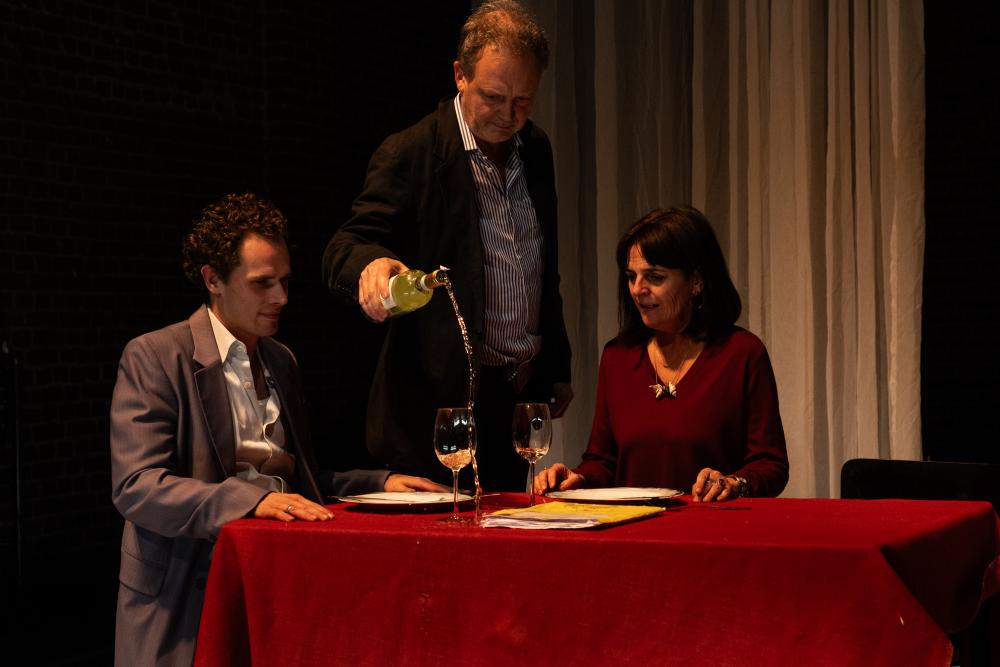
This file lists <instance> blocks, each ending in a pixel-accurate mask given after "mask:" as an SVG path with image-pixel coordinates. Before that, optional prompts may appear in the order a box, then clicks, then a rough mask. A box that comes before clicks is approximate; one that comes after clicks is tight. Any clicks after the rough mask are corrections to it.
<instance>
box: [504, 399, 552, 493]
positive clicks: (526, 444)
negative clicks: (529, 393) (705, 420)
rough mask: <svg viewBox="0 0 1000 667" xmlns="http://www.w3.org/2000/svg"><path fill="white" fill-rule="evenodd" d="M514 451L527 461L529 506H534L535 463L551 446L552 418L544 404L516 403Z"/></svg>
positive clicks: (513, 426) (512, 432)
mask: <svg viewBox="0 0 1000 667" xmlns="http://www.w3.org/2000/svg"><path fill="white" fill-rule="evenodd" d="M511 435H512V437H513V440H514V451H516V452H517V454H518V455H519V456H520V457H521V458H523V459H526V460H527V461H528V469H529V473H528V475H529V476H528V480H529V482H528V486H529V487H530V488H531V500H530V504H531V505H534V504H535V484H534V481H535V461H538V460H539V459H541V458H542V457H544V456H545V455H546V454H548V453H549V446H550V445H551V444H552V416H551V414H549V406H548V405H547V404H545V403H518V404H517V405H515V406H514V419H513V422H512V424H511Z"/></svg>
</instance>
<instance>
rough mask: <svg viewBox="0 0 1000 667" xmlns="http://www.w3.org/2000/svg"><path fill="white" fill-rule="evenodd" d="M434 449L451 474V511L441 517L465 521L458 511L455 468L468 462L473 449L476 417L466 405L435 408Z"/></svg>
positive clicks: (456, 469) (453, 520)
mask: <svg viewBox="0 0 1000 667" xmlns="http://www.w3.org/2000/svg"><path fill="white" fill-rule="evenodd" d="M434 453H435V454H437V457H438V461H440V462H441V464H442V465H443V466H444V467H446V468H449V469H450V470H451V477H452V496H451V498H452V515H451V516H450V517H446V518H444V519H442V521H451V522H455V523H466V522H468V521H469V519H468V518H465V517H463V516H460V515H459V513H458V471H459V470H461V469H462V468H464V467H465V466H467V465H469V463H470V462H471V461H472V455H473V454H475V453H476V420H475V417H474V416H473V414H472V410H471V409H470V408H438V411H437V419H435V420H434Z"/></svg>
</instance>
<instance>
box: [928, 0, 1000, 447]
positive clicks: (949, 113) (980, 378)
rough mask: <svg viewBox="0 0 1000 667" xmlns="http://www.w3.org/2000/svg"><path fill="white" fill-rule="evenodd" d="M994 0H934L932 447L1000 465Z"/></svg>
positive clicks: (999, 63)
mask: <svg viewBox="0 0 1000 667" xmlns="http://www.w3.org/2000/svg"><path fill="white" fill-rule="evenodd" d="M991 19H992V14H991V13H990V12H989V11H988V6H987V5H982V6H980V5H976V4H968V5H962V6H961V8H960V9H956V8H955V7H953V6H950V5H947V4H945V3H939V2H927V3H925V21H926V30H925V38H926V47H927V157H926V197H927V199H926V214H927V249H926V254H925V263H924V310H923V341H922V347H921V371H922V387H921V396H922V417H923V436H924V454H925V456H927V457H928V458H931V459H935V460H952V461H988V462H993V463H1000V447H998V445H997V443H1000V421H997V415H1000V389H998V388H997V378H998V377H1000V355H998V354H997V327H998V325H1000V278H998V275H1000V269H998V253H1000V214H998V206H997V195H998V193H1000V178H998V174H1000V166H998V165H1000V141H998V139H1000V132H998V124H997V119H998V118H1000V80H998V78H1000V77H998V74H997V72H998V67H1000V41H997V39H996V36H995V35H994V34H993V28H992V25H993V21H992V20H991Z"/></svg>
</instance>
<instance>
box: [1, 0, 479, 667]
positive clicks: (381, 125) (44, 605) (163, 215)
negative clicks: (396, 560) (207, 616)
mask: <svg viewBox="0 0 1000 667" xmlns="http://www.w3.org/2000/svg"><path fill="white" fill-rule="evenodd" d="M468 12H469V2H468V0H465V1H453V2H442V1H441V0H428V1H426V2H393V1H390V0H366V1H365V2H328V1H325V0H311V1H310V0H303V1H296V2H294V3H293V2H289V3H279V2H267V1H265V0H259V1H258V2H247V1H246V0H230V1H222V2H209V3H205V2H175V1H174V0H162V1H150V0H128V1H124V0H122V1H120V2H85V1H63V0H59V1H53V2H44V1H42V2H39V1H34V0H33V1H31V2H27V1H25V2H8V1H5V0H0V90H2V92H0V127H2V131H0V216H2V217H0V220H2V223H0V225H2V226H0V285H2V290H0V294H2V296H0V343H2V344H3V345H5V346H6V347H7V349H9V350H10V351H11V352H13V353H14V354H16V355H17V357H18V359H19V362H20V364H19V365H20V373H19V378H18V379H19V399H20V400H19V403H20V411H19V415H20V424H19V426H20V428H19V429H18V430H17V433H18V434H19V437H20V452H21V457H22V458H21V460H20V471H21V477H20V499H21V501H20V502H21V507H20V509H21V526H20V528H21V538H22V552H21V553H22V563H21V564H22V567H23V570H22V573H21V582H22V588H21V592H23V593H24V595H23V596H22V597H21V599H20V600H19V605H16V606H15V605H11V604H10V601H11V600H13V599H14V596H15V595H16V594H17V593H18V591H17V590H15V588H16V583H15V582H16V581H17V576H16V573H17V566H18V563H17V561H16V554H15V549H14V541H15V529H16V525H15V521H14V519H15V516H16V512H15V498H16V496H17V492H16V489H15V486H14V466H13V464H14V460H15V459H14V447H15V438H14V432H15V431H14V424H13V423H12V422H11V419H12V415H13V412H14V411H13V409H12V408H13V401H14V391H13V389H12V387H11V386H10V385H9V383H8V379H9V378H10V374H9V373H5V377H4V381H3V382H2V383H0V384H2V385H3V387H4V388H3V390H2V391H3V393H2V394H0V403H2V405H3V431H2V435H3V438H2V443H0V446H2V451H0V552H2V557H3V562H2V565H0V566H2V567H3V575H2V580H3V582H4V584H3V585H4V587H5V588H4V590H3V594H2V595H0V597H2V598H3V600H4V604H2V605H0V607H3V608H4V609H5V611H7V612H11V611H12V610H16V611H15V613H13V614H12V617H13V618H11V619H9V622H5V623H3V624H2V625H3V630H4V632H5V634H6V633H9V632H10V631H11V630H13V631H14V632H16V633H17V634H18V635H19V642H18V643H19V645H25V644H24V643H23V642H25V641H28V642H32V643H31V644H28V645H34V646H36V647H37V654H36V660H35V662H37V663H45V662H52V663H56V662H58V661H60V660H67V661H70V662H93V663H96V664H110V660H111V653H110V650H111V645H112V641H113V626H114V598H115V595H116V593H117V568H118V541H119V539H120V536H121V523H122V522H121V518H120V516H119V515H118V513H117V512H116V511H115V509H114V507H113V506H112V505H111V502H110V498H111V482H110V462H109V455H108V410H109V404H110V399H111V391H112V388H113V386H114V381H115V375H116V371H117V363H118V358H119V356H120V355H121V351H122V348H123V347H124V345H125V343H126V342H127V341H128V340H129V339H131V338H133V337H135V336H137V335H139V334H142V333H144V332H146V331H151V330H153V329H157V328H160V327H162V326H165V325H166V324H169V323H171V322H175V321H179V320H182V319H186V318H187V317H188V316H189V315H190V314H191V312H193V311H194V309H195V308H196V307H197V305H198V303H199V299H200V295H199V293H198V292H197V291H196V290H194V289H193V288H192V287H189V286H188V284H187V283H186V282H185V280H184V278H183V277H182V275H181V272H180V244H181V238H182V235H183V234H184V232H185V231H186V230H187V229H188V228H189V227H190V222H191V220H192V218H194V217H195V216H196V215H197V214H198V212H199V211H200V210H201V208H202V207H204V206H205V205H206V204H208V203H209V202H211V201H214V200H216V199H218V198H219V197H220V196H222V195H223V194H226V193H228V192H247V191H252V192H256V193H258V194H261V195H263V196H266V197H267V198H270V199H271V200H273V201H274V202H275V203H276V204H277V205H278V206H279V207H280V208H281V209H282V210H283V211H284V213H285V214H286V215H287V217H288V218H289V220H290V222H291V236H292V239H291V240H292V246H293V247H292V267H293V272H294V277H293V281H292V288H291V301H290V305H289V306H288V307H287V308H286V309H285V312H284V313H283V315H282V322H281V335H280V338H281V340H283V341H284V342H287V343H288V344H289V345H290V346H291V347H292V349H293V350H295V353H296V355H297V357H298V359H299V362H300V366H301V367H302V369H303V373H304V382H305V384H306V386H307V387H308V389H307V396H308V397H309V401H310V412H311V414H312V415H313V417H314V419H313V423H312V426H313V433H314V437H315V439H316V442H317V450H318V452H320V454H321V457H322V458H324V459H325V461H321V463H326V464H327V465H328V466H330V467H334V466H336V467H338V468H351V467H357V466H366V465H368V463H369V461H368V459H367V456H368V455H367V451H366V450H365V449H364V446H363V444H362V431H361V429H362V427H363V423H362V421H361V419H360V418H359V417H360V416H362V415H363V414H364V406H365V403H366V398H367V396H366V393H367V392H366V391H365V389H364V388H363V385H364V383H365V382H366V381H367V378H368V377H370V375H371V372H372V369H373V367H374V354H375V350H377V348H378V345H379V337H380V335H381V333H380V332H381V329H380V328H377V327H375V326H373V325H370V324H367V323H366V322H365V321H364V320H363V319H362V318H361V317H360V316H359V314H358V309H357V308H356V307H355V308H350V307H345V306H342V305H340V304H339V303H338V302H336V301H335V300H334V299H333V298H332V296H331V295H330V293H329V292H328V290H326V288H325V287H323V286H322V283H321V280H320V269H319V266H320V257H321V255H322V251H323V247H324V246H325V245H326V241H327V240H328V239H329V237H330V236H331V235H332V234H333V232H334V230H335V229H336V227H337V225H338V224H339V223H340V222H342V221H343V220H345V219H346V217H347V215H348V213H349V208H350V203H351V200H352V199H353V197H354V196H355V195H356V194H357V193H358V191H359V190H360V188H361V185H362V182H363V179H364V174H365V168H366V166H367V162H368V158H369V157H370V156H371V154H372V152H373V151H374V150H375V148H376V147H377V146H378V144H379V143H380V142H381V141H382V139H384V138H385V137H386V136H387V135H388V134H390V133H391V132H394V131H397V130H400V129H402V128H404V127H406V126H407V125H409V124H411V123H413V122H414V121H416V120H417V119H419V118H421V117H422V116H424V115H425V114H427V113H429V112H430V111H431V110H433V109H434V108H435V106H436V104H437V102H438V101H439V100H440V99H441V98H442V97H444V96H445V95H447V94H449V93H450V92H451V91H453V90H454V83H453V81H452V78H451V76H452V75H451V63H452V61H453V60H454V53H455V44H456V40H457V35H458V29H459V27H460V26H461V24H462V22H463V21H464V19H465V17H466V16H467V15H468ZM344 350H348V351H350V352H349V353H348V354H345V353H344ZM355 352H356V354H351V353H355ZM345 357H349V359H350V363H348V362H347V361H345ZM5 370H6V369H5ZM359 387H360V388H359ZM335 434H339V437H335ZM322 443H326V445H325V446H323V445H322Z"/></svg>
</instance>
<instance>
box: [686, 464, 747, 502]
mask: <svg viewBox="0 0 1000 667" xmlns="http://www.w3.org/2000/svg"><path fill="white" fill-rule="evenodd" d="M739 490H740V483H739V480H737V479H736V478H735V477H733V476H732V475H723V474H722V473H721V472H719V471H718V470H712V469H711V468H702V470H701V472H699V473H698V477H697V478H696V479H695V480H694V484H693V485H692V486H691V497H692V499H693V500H694V502H696V503H708V502H712V501H713V500H717V501H722V500H732V499H733V498H739V495H740V494H739Z"/></svg>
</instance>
